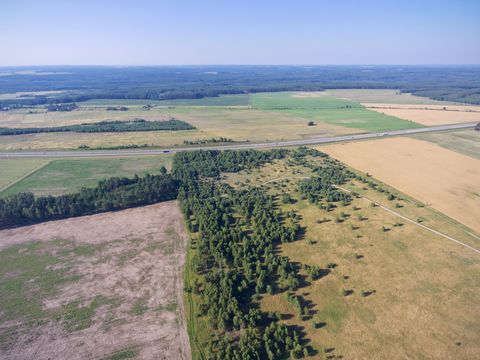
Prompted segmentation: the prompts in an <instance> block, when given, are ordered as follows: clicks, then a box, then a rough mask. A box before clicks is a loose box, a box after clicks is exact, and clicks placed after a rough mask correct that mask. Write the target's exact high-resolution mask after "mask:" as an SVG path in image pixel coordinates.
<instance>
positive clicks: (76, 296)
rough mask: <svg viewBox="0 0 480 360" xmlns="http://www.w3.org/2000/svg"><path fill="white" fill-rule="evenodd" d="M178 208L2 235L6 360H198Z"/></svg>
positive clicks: (1, 332) (2, 351)
mask: <svg viewBox="0 0 480 360" xmlns="http://www.w3.org/2000/svg"><path fill="white" fill-rule="evenodd" d="M181 219H182V216H181V213H180V211H179V209H178V206H177V203H176V202H167V203H162V204H156V205H151V206H146V207H141V208H136V209H129V210H125V211H119V212H113V213H105V214H98V215H92V216H85V217H79V218H72V219H68V220H61V221H54V222H48V223H43V224H38V225H33V226H27V227H22V228H17V229H11V230H3V231H1V232H0V239H1V242H0V290H1V291H0V300H1V302H0V358H1V359H56V360H57V359H65V360H66V359H69V360H70V359H127V358H128V359H130V358H135V359H190V346H189V340H188V336H187V333H186V328H185V324H184V319H183V302H182V296H183V294H182V293H183V281H182V279H183V276H182V271H183V264H184V254H185V242H186V234H185V230H184V225H183V222H182V221H181Z"/></svg>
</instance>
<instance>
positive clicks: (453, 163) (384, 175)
mask: <svg viewBox="0 0 480 360" xmlns="http://www.w3.org/2000/svg"><path fill="white" fill-rule="evenodd" d="M321 150H322V151H325V152H326V153H328V154H329V155H331V156H333V157H335V158H337V159H339V160H341V161H343V162H345V163H347V164H348V165H350V166H352V167H354V168H357V169H359V170H361V171H364V172H368V173H370V174H372V175H373V176H374V177H376V178H377V179H379V180H381V181H383V182H385V183H387V184H389V185H391V186H393V187H395V188H397V189H398V190H400V191H402V192H404V193H406V194H408V195H410V196H412V197H414V198H417V199H418V200H420V201H422V202H424V203H427V204H429V205H431V206H432V207H433V208H434V209H437V210H439V211H441V212H443V213H444V214H446V215H448V216H450V217H451V218H453V219H455V220H457V221H459V222H461V223H463V224H465V225H467V226H469V227H470V228H472V229H474V230H476V231H480V220H479V217H478V214H480V161H479V160H478V159H474V158H471V157H468V156H465V155H462V154H459V153H456V152H454V151H451V150H448V149H445V148H442V147H440V146H438V145H435V144H431V143H429V142H426V141H421V140H416V139H410V138H396V139H383V140H375V141H364V142H357V143H348V144H338V145H331V146H323V147H321Z"/></svg>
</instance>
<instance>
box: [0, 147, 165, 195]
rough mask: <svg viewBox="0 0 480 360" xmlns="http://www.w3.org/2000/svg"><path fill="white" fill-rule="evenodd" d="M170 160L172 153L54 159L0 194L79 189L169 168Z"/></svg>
mask: <svg viewBox="0 0 480 360" xmlns="http://www.w3.org/2000/svg"><path fill="white" fill-rule="evenodd" d="M21 161H23V160H20V163H21ZM171 162H172V156H171V155H161V156H149V157H141V158H134V157H125V158H93V159H61V160H53V161H50V162H49V163H48V164H47V165H45V166H43V167H42V168H41V169H39V170H38V171H35V172H34V173H32V174H31V175H29V176H27V177H25V178H23V179H21V180H20V181H18V182H16V183H15V184H14V185H12V186H10V187H8V188H6V189H5V190H4V191H2V192H1V193H0V197H5V196H8V195H12V194H16V193H19V192H26V191H29V192H33V193H34V194H35V195H60V194H65V193H68V192H74V191H78V190H79V189H81V188H82V187H92V186H95V185H96V184H97V183H98V181H100V180H102V179H106V178H109V177H112V176H126V177H132V176H133V175H135V174H138V175H139V176H141V175H144V174H146V173H151V174H155V173H158V171H159V169H160V167H161V166H165V167H166V168H170V166H171ZM0 164H1V163H0ZM10 165H14V164H10Z"/></svg>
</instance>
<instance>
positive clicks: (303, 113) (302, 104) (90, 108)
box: [0, 92, 419, 150]
mask: <svg viewBox="0 0 480 360" xmlns="http://www.w3.org/2000/svg"><path fill="white" fill-rule="evenodd" d="M114 105H123V106H128V110H127V111H107V109H106V108H107V107H108V106H114ZM143 105H150V106H152V107H151V108H150V109H147V108H145V107H144V106H143ZM79 106H80V107H79V108H78V109H76V110H74V111H71V112H47V111H46V110H45V109H44V108H42V107H39V108H35V109H19V110H11V111H8V112H0V127H52V126H63V125H74V124H82V123H92V122H98V121H102V120H133V119H136V118H142V119H146V120H166V119H169V118H172V117H174V118H176V119H179V120H183V121H186V122H188V123H190V124H191V125H193V126H195V127H196V128H197V129H196V130H188V131H175V132H170V131H153V132H142V133H101V134H99V133H81V134H75V133H41V134H28V135H16V136H2V138H1V141H0V150H15V149H24V150H25V149H76V148H78V147H80V146H82V145H87V146H90V147H112V146H118V145H144V144H146V145H149V146H159V147H165V146H181V145H183V143H184V141H186V140H190V141H191V140H193V141H195V140H205V139H210V138H218V137H225V138H230V139H233V140H235V141H240V142H243V141H247V140H249V141H252V142H260V141H279V140H287V139H303V138H309V137H314V136H335V135H342V134H350V133H355V132H363V131H387V130H399V129H409V128H415V127H418V126H419V125H418V124H416V123H414V122H412V121H409V120H404V119H400V118H397V117H394V116H388V115H384V114H381V113H378V112H376V111H371V110H369V109H367V108H365V107H364V106H363V105H361V104H360V103H358V102H356V101H350V100H345V99H341V98H338V97H335V96H331V95H330V94H329V93H326V92H279V93H258V94H240V95H228V96H220V97H214V98H204V99H190V100H188V99H187V100H171V101H155V102H152V101H143V102H142V101H140V100H108V99H107V100H92V101H88V102H84V103H79ZM309 121H313V122H315V125H314V126H308V122H309Z"/></svg>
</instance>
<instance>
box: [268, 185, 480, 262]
mask: <svg viewBox="0 0 480 360" xmlns="http://www.w3.org/2000/svg"><path fill="white" fill-rule="evenodd" d="M309 178H310V176H285V177H280V178H276V179H272V180H268V181H266V182H264V183H262V184H260V185H266V184H268V183H272V182H276V181H280V180H285V179H309ZM333 186H334V187H336V188H337V189H340V190H343V191H345V192H348V193H351V191H350V190H348V189H345V188H343V187H341V186H338V185H333ZM361 198H362V199H364V200H366V201H367V202H369V203H374V204H375V205H376V206H378V207H380V208H381V209H383V210H385V211H387V212H389V213H391V214H393V215H395V216H398V217H399V218H402V219H403V220H405V221H408V222H409V223H411V224H414V225H416V226H419V227H421V228H423V229H425V230H428V231H430V232H432V233H434V234H436V235H439V236H441V237H443V238H445V239H447V240H450V241H453V242H456V243H457V244H460V245H462V246H465V247H466V248H468V249H470V250H472V251H475V252H476V253H478V254H480V250H478V249H476V248H474V247H472V246H470V245H467V244H465V243H463V242H461V241H459V240H457V239H454V238H453V237H451V236H449V235H447V234H444V233H442V232H440V231H437V230H435V229H432V228H430V227H428V226H425V225H423V224H420V223H418V222H417V221H415V220H412V219H410V218H408V217H406V216H404V215H402V214H400V213H399V212H397V211H395V210H392V209H389V208H388V207H386V206H383V205H381V204H379V203H377V202H376V201H373V200H371V199H369V198H367V197H365V196H361ZM468 234H470V235H472V237H475V238H477V239H478V237H477V236H476V235H474V234H471V233H468Z"/></svg>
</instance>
